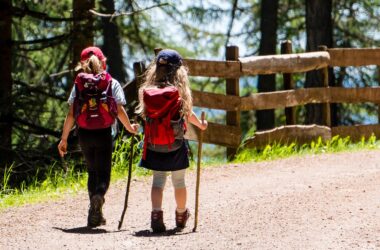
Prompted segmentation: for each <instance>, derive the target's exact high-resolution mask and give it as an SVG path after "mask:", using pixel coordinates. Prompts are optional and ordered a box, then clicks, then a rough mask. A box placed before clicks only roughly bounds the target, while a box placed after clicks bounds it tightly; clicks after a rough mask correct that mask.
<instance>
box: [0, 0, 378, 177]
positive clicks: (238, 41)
mask: <svg viewBox="0 0 380 250" xmlns="http://www.w3.org/2000/svg"><path fill="white" fill-rule="evenodd" d="M0 3H1V6H2V8H1V10H0V20H1V21H0V30H1V33H0V51H1V53H0V55H1V56H0V73H1V74H0V82H1V84H0V88H1V89H0V107H1V109H0V175H1V174H4V172H5V171H6V169H7V167H9V166H10V165H11V164H12V173H13V175H12V181H11V183H19V182H21V181H24V180H25V179H26V178H27V176H28V175H33V176H35V174H36V173H38V172H41V173H42V172H43V169H44V168H46V167H47V166H51V165H52V164H57V165H59V164H60V159H59V156H58V153H57V150H56V145H57V143H58V141H59V138H60V135H61V128H62V124H63V121H64V118H65V116H66V113H67V110H68V105H67V103H66V100H67V97H68V94H69V92H70V90H71V88H72V86H73V77H74V76H75V72H74V71H73V69H74V67H75V65H76V63H77V62H78V59H79V55H80V51H81V50H82V49H83V48H84V47H86V46H88V45H92V44H94V45H97V46H99V47H101V48H102V49H103V51H104V53H105V55H106V57H107V64H108V71H109V72H110V73H111V75H112V76H113V77H114V78H116V79H117V80H119V81H120V82H121V84H122V86H124V87H125V89H127V87H128V84H130V83H131V82H132V81H133V78H134V71H133V63H134V62H143V63H144V64H145V65H148V63H149V62H150V61H151V60H152V59H153V58H154V48H172V49H176V50H178V51H179V52H180V53H181V54H182V55H183V56H184V57H185V58H196V59H207V60H225V58H226V47H227V46H231V45H235V46H238V47H239V56H240V57H245V56H252V55H269V54H279V53H280V43H281V41H284V40H290V41H291V42H292V46H293V52H306V51H316V50H319V48H318V46H320V45H326V46H327V47H328V48H339V47H341V48H368V47H376V46H378V42H379V39H380V36H379V30H378V16H379V14H380V1H377V0H365V1H352V0H348V1H332V0H313V1H308V0H292V1H290V0H262V1H259V0H225V1H217V0H213V1H212V0H208V1H206V0H204V1H202V0H193V1H188V0H182V1H169V0H168V1H161V0H146V1H144V0H141V1H132V0H126V1H122V0H98V1H95V0H45V1H44V0H0ZM294 77H295V78H294V81H295V84H296V88H304V87H317V86H322V81H321V80H320V79H321V78H320V76H319V75H318V73H317V72H310V73H307V74H297V75H295V76H294ZM281 78H282V76H281V75H263V76H255V77H243V78H240V90H239V91H240V96H246V95H249V94H251V93H256V92H268V91H275V90H281V89H282V88H283V86H282V85H281V82H282V81H281ZM378 83H379V70H378V68H377V67H375V66H371V67H360V68H358V67H357V68H351V67H347V68H345V67H341V68H334V71H332V70H331V74H330V79H329V85H330V86H344V87H364V86H378ZM191 86H192V89H196V90H203V91H210V92H211V91H212V92H216V93H225V80H224V79H218V78H204V77H203V78H201V77H193V78H191ZM133 105H135V103H129V106H128V108H129V111H130V112H129V114H132V113H133ZM196 111H197V112H199V109H196ZM207 114H208V120H210V121H213V122H219V123H225V116H226V114H225V112H221V111H217V110H207ZM297 114H298V115H297V116H298V121H297V122H298V123H299V124H322V117H321V115H320V114H321V106H320V105H307V106H306V107H297ZM352 114H355V115H352ZM331 117H332V125H333V126H336V125H351V124H371V123H378V106H377V105H375V104H370V103H363V104H339V105H337V104H334V105H333V106H332V109H331ZM284 121H285V114H284V111H283V110H261V111H249V112H248V111H247V112H241V124H240V126H241V128H242V132H243V136H247V135H248V134H252V133H254V132H255V131H259V130H265V129H271V128H273V127H276V126H279V125H281V124H284ZM70 139H71V141H69V143H70V142H71V143H72V145H73V144H75V136H71V138H70ZM224 150H225V149H224V148H219V147H212V148H211V149H210V150H209V152H208V156H209V157H221V156H223V155H224ZM72 152H75V150H74V149H72Z"/></svg>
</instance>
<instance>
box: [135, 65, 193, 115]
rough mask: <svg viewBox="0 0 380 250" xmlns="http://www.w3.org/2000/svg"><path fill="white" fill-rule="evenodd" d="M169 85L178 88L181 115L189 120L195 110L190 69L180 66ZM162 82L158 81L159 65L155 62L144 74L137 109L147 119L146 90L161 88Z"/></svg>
mask: <svg viewBox="0 0 380 250" xmlns="http://www.w3.org/2000/svg"><path fill="white" fill-rule="evenodd" d="M169 84H171V85H173V86H175V87H177V88H178V92H179V95H180V97H181V99H182V110H181V114H182V115H183V116H184V117H185V118H187V117H188V116H189V115H190V114H191V112H192V110H193V98H192V96H191V89H190V84H189V78H188V69H187V67H185V66H183V65H182V66H180V67H179V68H178V69H177V70H176V71H175V73H174V75H173V77H172V79H171V81H170V82H169ZM161 85H162V82H158V81H157V65H156V61H155V60H154V61H153V62H152V63H151V64H150V65H149V67H148V69H147V70H146V72H145V73H144V82H143V83H142V84H141V86H140V88H139V92H138V94H139V104H138V106H137V108H136V113H137V114H139V115H141V116H142V117H144V118H145V108H144V100H143V92H144V89H147V88H152V87H157V86H161Z"/></svg>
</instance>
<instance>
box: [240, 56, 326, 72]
mask: <svg viewBox="0 0 380 250" xmlns="http://www.w3.org/2000/svg"><path fill="white" fill-rule="evenodd" d="M329 60H330V54H329V53H328V52H308V53H298V54H286V55H269V56H252V57H246V58H240V59H239V61H240V62H241V70H242V74H243V75H264V74H274V73H293V72H307V71H310V70H316V69H321V68H324V67H327V66H328V65H329Z"/></svg>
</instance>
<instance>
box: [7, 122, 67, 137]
mask: <svg viewBox="0 0 380 250" xmlns="http://www.w3.org/2000/svg"><path fill="white" fill-rule="evenodd" d="M13 121H14V122H15V123H19V124H22V125H25V126H27V127H29V128H31V129H33V132H31V133H34V134H37V135H52V136H54V137H57V138H59V137H60V136H61V132H60V131H55V130H52V129H48V128H44V127H41V126H39V125H36V124H33V123H31V122H29V121H25V120H23V119H20V118H18V117H13Z"/></svg>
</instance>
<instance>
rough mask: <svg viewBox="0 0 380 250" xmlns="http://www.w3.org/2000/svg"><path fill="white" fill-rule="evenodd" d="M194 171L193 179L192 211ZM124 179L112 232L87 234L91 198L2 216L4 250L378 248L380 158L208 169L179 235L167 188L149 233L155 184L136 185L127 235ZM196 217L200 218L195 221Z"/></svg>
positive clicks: (112, 194)
mask: <svg viewBox="0 0 380 250" xmlns="http://www.w3.org/2000/svg"><path fill="white" fill-rule="evenodd" d="M194 173H195V172H189V173H188V175H187V184H188V187H189V208H190V209H191V211H193V210H194V182H195V175H194ZM125 186H126V180H125V181H122V182H119V183H117V184H113V185H111V188H110V190H109V192H108V193H107V195H106V204H105V207H104V213H105V217H106V218H107V225H106V226H102V227H100V228H98V229H93V230H88V229H87V228H86V227H85V225H86V216H87V207H88V200H87V194H86V193H84V192H83V193H81V194H79V195H76V196H73V197H69V196H68V198H65V199H63V200H60V201H52V202H46V203H42V204H37V205H28V206H24V207H19V208H12V209H8V210H5V211H2V212H0V225H1V226H0V235H1V237H0V249H380V151H379V150H374V151H360V152H355V153H338V154H324V155H311V156H306V157H293V158H289V159H284V160H276V161H267V162H261V163H249V164H232V165H226V166H222V167H214V168H207V169H202V176H201V191H200V210H199V220H198V230H197V232H195V233H193V232H192V227H193V219H194V216H192V217H190V221H189V225H188V227H187V228H185V229H184V230H183V231H182V232H176V231H175V230H174V226H175V222H174V208H175V205H174V198H173V188H172V187H171V183H170V179H168V183H167V187H166V190H165V196H164V211H165V212H164V219H165V223H166V226H167V228H168V229H169V230H168V232H166V233H164V234H158V235H154V234H151V232H150V231H149V229H150V228H149V226H150V178H146V179H145V178H139V179H138V180H134V181H133V182H132V184H131V193H130V198H129V201H130V202H129V207H128V210H127V213H126V216H125V218H124V224H123V227H122V230H121V231H118V230H117V226H118V220H119V218H120V215H121V211H122V208H123V207H122V206H123V203H124V194H125ZM193 214H194V212H193Z"/></svg>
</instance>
